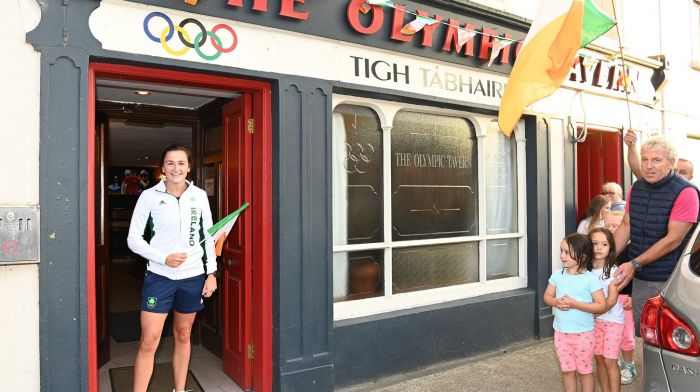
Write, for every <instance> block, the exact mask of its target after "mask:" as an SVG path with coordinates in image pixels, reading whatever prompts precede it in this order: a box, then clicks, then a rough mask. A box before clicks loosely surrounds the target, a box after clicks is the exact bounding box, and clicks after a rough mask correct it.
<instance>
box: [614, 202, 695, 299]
mask: <svg viewBox="0 0 700 392" xmlns="http://www.w3.org/2000/svg"><path fill="white" fill-rule="evenodd" d="M626 217H627V215H625V218H626ZM623 222H624V219H623ZM691 227H693V223H691V222H678V221H669V222H668V233H666V236H665V237H663V238H662V239H660V240H658V241H657V242H656V243H655V244H654V245H652V247H651V248H649V249H647V250H646V251H645V252H643V253H642V254H640V255H639V256H637V257H636V258H635V259H636V260H637V262H638V263H639V264H641V265H643V266H644V265H649V264H651V263H653V262H655V261H656V260H658V259H660V258H661V257H663V256H665V255H667V254H668V253H669V252H671V251H673V250H674V249H676V248H677V247H679V246H680V245H681V243H682V242H683V238H685V235H686V234H687V233H688V231H689V230H690V228H691ZM621 228H622V224H621V225H620V227H619V228H618V229H617V231H616V232H615V246H617V244H618V242H617V232H619V231H620V229H621ZM627 229H628V231H629V225H628V228H627ZM628 237H629V235H628ZM634 273H635V271H634V267H633V266H632V263H623V264H622V265H620V267H618V269H617V271H616V272H615V276H617V277H618V279H620V284H619V287H620V288H623V287H625V286H627V284H628V283H629V282H630V281H631V280H632V278H633V277H634Z"/></svg>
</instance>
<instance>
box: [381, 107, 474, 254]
mask: <svg viewBox="0 0 700 392" xmlns="http://www.w3.org/2000/svg"><path fill="white" fill-rule="evenodd" d="M476 144H477V141H476V136H475V131H474V126H473V124H472V123H471V122H469V121H468V120H466V119H463V118H458V117H448V116H440V115H434V114H426V113H417V112H408V111H401V112H399V113H397V114H396V117H394V123H393V128H392V130H391V191H392V194H391V202H392V204H391V206H392V237H393V240H395V241H403V240H419V239H431V238H443V237H459V236H470V235H477V234H478V230H479V222H478V190H477V177H478V175H477V149H476Z"/></svg>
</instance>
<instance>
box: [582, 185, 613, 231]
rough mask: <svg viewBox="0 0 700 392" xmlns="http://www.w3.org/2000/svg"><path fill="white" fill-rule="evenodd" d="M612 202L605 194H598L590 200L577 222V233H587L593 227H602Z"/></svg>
mask: <svg viewBox="0 0 700 392" xmlns="http://www.w3.org/2000/svg"><path fill="white" fill-rule="evenodd" d="M611 203H612V202H611V201H610V199H609V198H608V197H607V196H603V195H598V196H596V197H594V198H593V200H591V204H589V205H588V208H586V214H585V215H584V216H583V219H582V220H581V222H580V223H579V224H578V228H577V229H576V232H577V233H581V234H588V233H589V232H590V231H591V229H593V228H594V227H603V225H604V223H603V219H605V215H607V214H608V212H610V206H611V205H612V204H611Z"/></svg>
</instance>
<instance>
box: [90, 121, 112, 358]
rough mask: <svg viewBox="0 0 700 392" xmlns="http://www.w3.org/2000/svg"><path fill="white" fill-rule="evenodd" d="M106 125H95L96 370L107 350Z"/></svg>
mask: <svg viewBox="0 0 700 392" xmlns="http://www.w3.org/2000/svg"><path fill="white" fill-rule="evenodd" d="M107 126H108V125H107V121H104V120H98V122H97V124H95V157H94V159H95V286H96V288H95V293H96V295H97V301H96V302H97V303H96V307H97V366H98V367H100V366H102V365H104V364H105V363H107V362H108V361H109V358H110V350H109V325H108V323H107V318H108V315H109V297H108V293H109V285H108V282H109V230H107V227H109V225H108V222H107V219H109V214H107V213H106V211H109V208H108V207H109V206H108V205H107V196H106V193H107V192H106V189H107V183H106V170H107V166H106V158H105V151H106V148H105V146H106V145H107V141H106V140H105V138H106V136H107V133H108V132H107Z"/></svg>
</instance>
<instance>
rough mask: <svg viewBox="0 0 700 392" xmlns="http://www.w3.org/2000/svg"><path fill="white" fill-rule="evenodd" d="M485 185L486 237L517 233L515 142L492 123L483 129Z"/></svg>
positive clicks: (496, 124)
mask: <svg viewBox="0 0 700 392" xmlns="http://www.w3.org/2000/svg"><path fill="white" fill-rule="evenodd" d="M484 144H485V145H484V147H485V148H484V150H485V154H484V155H485V158H486V162H485V167H484V169H485V181H484V182H485V183H486V200H485V201H484V204H485V206H484V207H485V208H486V234H506V233H515V232H517V231H518V176H517V170H516V162H517V160H516V158H517V157H516V152H517V148H516V142H515V138H514V137H510V138H509V137H506V136H505V135H504V134H503V132H501V131H500V130H499V129H498V123H496V122H492V123H490V124H489V126H488V128H487V129H486V140H485V142H484Z"/></svg>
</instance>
